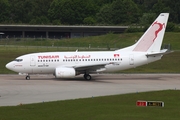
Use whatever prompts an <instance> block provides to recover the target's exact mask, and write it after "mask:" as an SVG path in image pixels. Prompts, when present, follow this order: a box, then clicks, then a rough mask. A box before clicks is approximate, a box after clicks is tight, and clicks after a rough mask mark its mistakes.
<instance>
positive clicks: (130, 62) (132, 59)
mask: <svg viewBox="0 0 180 120" xmlns="http://www.w3.org/2000/svg"><path fill="white" fill-rule="evenodd" d="M129 65H134V55H133V54H130V55H129Z"/></svg>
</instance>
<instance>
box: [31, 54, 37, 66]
mask: <svg viewBox="0 0 180 120" xmlns="http://www.w3.org/2000/svg"><path fill="white" fill-rule="evenodd" d="M30 66H36V59H35V56H34V55H32V56H31V57H30Z"/></svg>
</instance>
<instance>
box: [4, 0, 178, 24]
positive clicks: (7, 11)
mask: <svg viewBox="0 0 180 120" xmlns="http://www.w3.org/2000/svg"><path fill="white" fill-rule="evenodd" d="M179 6H180V1H179V0H0V8H1V12H0V24H44V25H45V24H50V25H129V24H139V25H145V24H149V23H151V22H152V21H153V20H154V19H155V18H156V17H157V16H158V15H159V13H162V12H168V13H170V18H169V21H170V22H172V23H176V24H178V23H179V22H180V7H179Z"/></svg>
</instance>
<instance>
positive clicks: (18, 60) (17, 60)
mask: <svg viewBox="0 0 180 120" xmlns="http://www.w3.org/2000/svg"><path fill="white" fill-rule="evenodd" d="M14 61H16V62H21V61H23V59H15V60H14Z"/></svg>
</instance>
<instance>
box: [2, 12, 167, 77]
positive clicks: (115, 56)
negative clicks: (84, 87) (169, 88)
mask: <svg viewBox="0 0 180 120" xmlns="http://www.w3.org/2000/svg"><path fill="white" fill-rule="evenodd" d="M168 17H169V13H161V14H160V15H159V16H158V17H157V18H156V20H155V21H154V22H153V23H152V24H151V26H150V27H149V28H148V29H147V30H146V32H145V33H144V34H143V35H142V37H141V38H140V39H139V40H138V41H137V42H136V43H135V44H134V45H132V46H129V47H126V48H122V49H119V50H115V51H93V52H79V51H75V52H42V53H31V54H26V55H22V56H20V57H17V58H16V59H15V60H14V61H11V62H9V63H8V64H7V65H6V68H8V69H9V70H12V71H15V72H17V73H19V74H25V75H26V79H27V80H29V79H30V75H31V74H54V76H55V77H56V78H73V77H75V76H77V75H80V74H83V75H84V78H85V79H86V80H91V75H90V74H94V73H100V72H113V71H119V70H125V69H129V68H135V67H137V66H141V65H144V64H148V63H151V62H154V61H157V60H160V59H161V58H162V56H163V55H164V54H166V53H168V49H163V50H161V45H162V41H163V37H164V33H165V29H166V26H167V21H168Z"/></svg>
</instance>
